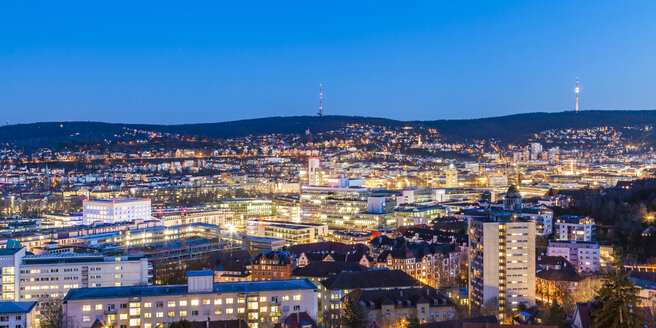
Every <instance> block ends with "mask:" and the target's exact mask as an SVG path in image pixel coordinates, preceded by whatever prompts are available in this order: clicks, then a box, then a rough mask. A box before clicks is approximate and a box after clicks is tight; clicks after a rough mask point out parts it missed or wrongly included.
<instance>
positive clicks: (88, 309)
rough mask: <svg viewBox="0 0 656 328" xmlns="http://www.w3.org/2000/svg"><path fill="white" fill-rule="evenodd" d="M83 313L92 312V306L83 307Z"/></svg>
mask: <svg viewBox="0 0 656 328" xmlns="http://www.w3.org/2000/svg"><path fill="white" fill-rule="evenodd" d="M82 311H84V312H88V311H91V305H88V304H87V305H82Z"/></svg>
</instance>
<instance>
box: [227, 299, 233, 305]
mask: <svg viewBox="0 0 656 328" xmlns="http://www.w3.org/2000/svg"><path fill="white" fill-rule="evenodd" d="M232 303H234V300H233V299H232V298H226V304H232Z"/></svg>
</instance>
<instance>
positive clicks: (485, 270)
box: [468, 216, 535, 313]
mask: <svg viewBox="0 0 656 328" xmlns="http://www.w3.org/2000/svg"><path fill="white" fill-rule="evenodd" d="M468 231H469V241H470V247H469V260H470V263H471V265H470V267H469V277H470V279H469V298H470V302H471V303H470V304H471V306H472V307H479V308H480V307H488V308H489V307H496V306H498V308H499V311H500V312H501V313H504V312H506V311H507V310H509V309H516V308H517V306H518V305H519V304H520V303H522V304H525V305H527V306H532V305H534V304H535V222H533V221H531V220H527V219H523V218H515V217H514V216H510V217H494V216H489V217H473V218H469V229H468ZM493 303H494V304H493Z"/></svg>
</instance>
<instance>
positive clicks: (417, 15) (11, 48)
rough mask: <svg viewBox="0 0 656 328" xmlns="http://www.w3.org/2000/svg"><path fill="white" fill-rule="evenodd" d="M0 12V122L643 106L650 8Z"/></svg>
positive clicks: (164, 7) (646, 104)
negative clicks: (2, 32) (577, 93)
mask: <svg viewBox="0 0 656 328" xmlns="http://www.w3.org/2000/svg"><path fill="white" fill-rule="evenodd" d="M5 9H6V10H4V11H3V13H2V14H0V15H2V16H0V17H2V20H1V21H2V23H0V24H1V25H0V26H2V27H3V29H5V30H8V31H13V32H12V33H7V34H5V35H3V36H0V41H1V42H2V43H3V45H4V47H3V49H2V50H0V71H2V72H4V73H3V74H2V75H0V99H1V100H2V105H1V106H2V107H1V108H2V109H3V110H2V112H3V114H4V115H2V117H0V119H1V120H2V122H3V123H5V122H6V121H9V122H10V123H29V122H36V121H78V120H82V121H86V120H93V121H105V122H121V123H158V124H176V123H198V122H224V121H232V120H239V119H250V118H257V117H268V116H295V115H316V113H317V110H318V107H319V99H318V89H319V84H322V85H323V87H322V89H323V93H324V97H323V107H324V112H325V114H326V115H358V116H376V117H387V118H392V119H401V120H424V119H425V120H432V119H443V118H445V119H467V118H479V117H491V116H503V115H509V114H516V113H523V112H559V111H564V110H574V109H575V98H574V97H575V96H574V84H575V79H576V77H579V78H580V87H581V92H580V109H581V110H589V109H653V108H656V96H653V95H652V94H651V92H650V90H653V88H654V87H655V86H656V81H654V79H653V78H652V76H654V73H655V72H656V67H654V66H653V65H651V61H650V60H649V58H650V57H652V56H653V54H654V53H655V52H656V46H654V45H653V44H651V43H649V42H642V40H649V39H651V38H653V36H654V34H656V27H654V26H653V24H649V21H650V19H651V17H652V16H653V15H652V14H653V13H654V12H656V11H655V9H656V5H654V4H653V3H650V2H632V3H631V4H630V5H626V4H617V3H613V2H581V3H577V6H576V8H574V10H573V8H572V6H571V4H570V3H567V2H548V3H547V2H530V3H524V2H512V3H504V4H498V3H497V4H491V3H485V2H471V3H466V4H462V3H460V4H452V3H449V4H445V3H419V4H415V6H413V7H404V8H396V7H395V6H393V5H392V4H391V3H377V4H376V5H373V4H367V3H360V4H349V5H348V6H346V5H343V6H340V5H331V6H327V5H326V6H322V5H320V4H307V3H290V4H288V5H287V6H281V5H279V4H276V5H271V4H266V3H259V4H250V5H233V6H230V5H216V4H214V5H209V4H196V5H193V6H188V7H183V8H179V7H177V6H175V5H174V4H173V3H170V2H165V3H158V4H157V6H154V5H152V4H147V3H142V4H138V5H132V6H130V7H127V6H124V5H121V4H112V5H111V6H102V5H90V4H81V3H75V2H73V3H69V4H64V5H62V4H58V5H57V6H56V7H52V6H49V5H48V4H39V5H36V6H34V5H31V6H30V7H29V8H28V7H27V6H25V5H24V4H10V5H6V6H5ZM24 17H30V18H31V19H29V20H26V19H24Z"/></svg>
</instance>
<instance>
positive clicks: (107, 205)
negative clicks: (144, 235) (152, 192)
mask: <svg viewBox="0 0 656 328" xmlns="http://www.w3.org/2000/svg"><path fill="white" fill-rule="evenodd" d="M150 211H151V209H150V199H131V198H114V199H94V200H85V201H83V202H82V219H83V220H84V222H87V223H91V222H96V221H97V222H103V223H115V222H121V221H132V220H150V218H151V217H150V215H151V213H150Z"/></svg>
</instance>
